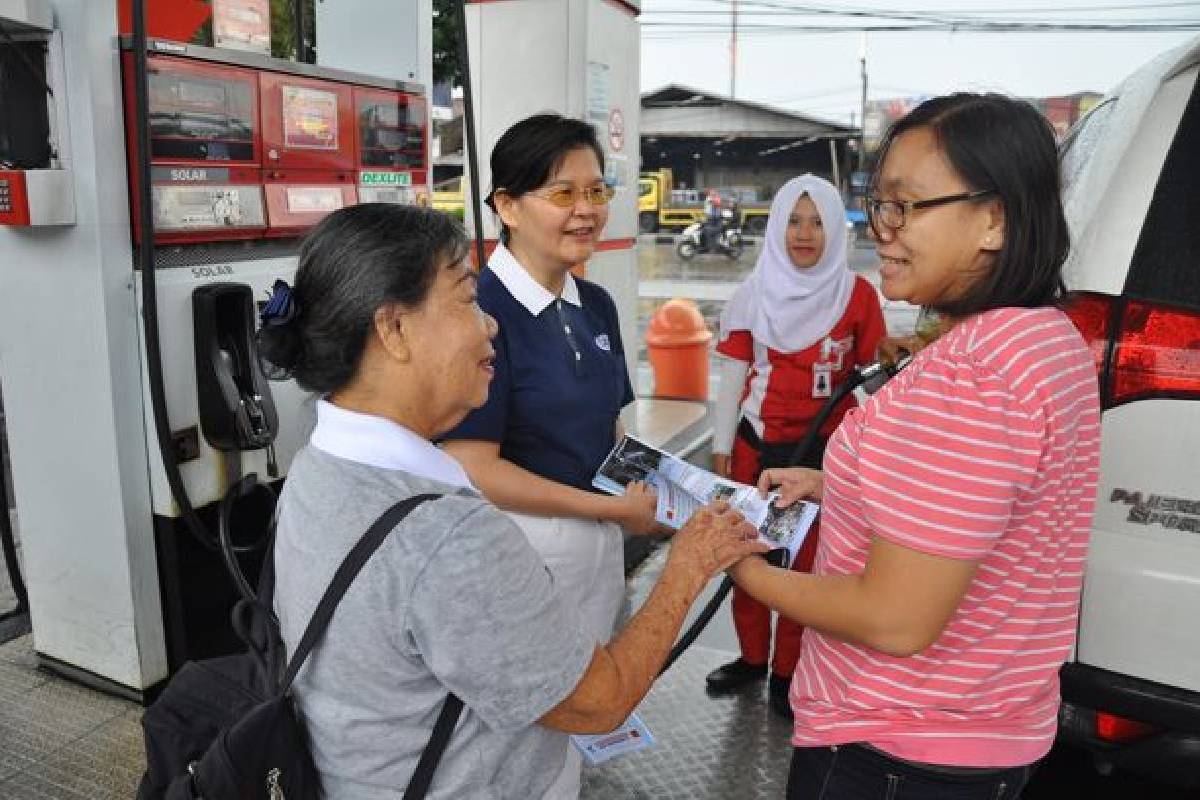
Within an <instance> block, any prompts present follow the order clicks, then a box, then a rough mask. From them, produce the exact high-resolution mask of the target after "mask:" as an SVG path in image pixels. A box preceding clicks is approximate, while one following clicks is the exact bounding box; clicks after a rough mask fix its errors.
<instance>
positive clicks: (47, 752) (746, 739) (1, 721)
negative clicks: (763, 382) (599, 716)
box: [0, 401, 789, 800]
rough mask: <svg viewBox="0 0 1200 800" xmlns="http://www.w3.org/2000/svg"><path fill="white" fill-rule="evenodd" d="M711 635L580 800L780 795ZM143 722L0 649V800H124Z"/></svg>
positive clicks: (657, 421)
mask: <svg viewBox="0 0 1200 800" xmlns="http://www.w3.org/2000/svg"><path fill="white" fill-rule="evenodd" d="M642 405H643V404H639V406H642ZM644 406H645V407H644V408H642V407H639V409H638V411H639V413H638V420H637V428H638V429H639V431H640V433H641V435H642V436H644V437H646V438H647V439H648V440H650V441H653V442H655V443H660V442H661V443H663V444H664V446H665V444H666V442H665V440H666V439H668V438H672V437H673V436H674V437H675V438H678V439H680V441H679V442H676V444H678V445H680V446H685V445H686V444H687V442H685V441H683V440H684V439H689V440H690V439H691V438H695V436H696V430H695V429H696V428H697V426H702V425H703V423H702V419H703V417H704V406H703V405H702V404H695V403H679V402H675V401H651V402H649V403H645V404H644ZM676 434H678V436H675V435H676ZM647 544H650V542H649V541H647ZM665 555H666V549H665V548H663V549H659V550H658V551H657V552H654V553H653V554H651V555H650V556H649V558H647V559H646V560H645V562H644V563H642V564H641V566H640V567H639V568H638V569H636V570H635V571H634V573H633V575H632V576H631V577H630V580H629V590H628V591H629V604H630V607H637V606H638V605H640V603H641V602H642V601H643V600H644V599H645V597H646V595H647V594H648V593H649V590H650V588H651V587H652V585H653V583H654V581H655V580H656V579H657V576H658V574H659V572H660V571H661V569H662V565H663V562H664V559H665ZM640 557H641V556H639V559H640ZM7 583H8V582H7V576H6V575H4V574H3V570H2V569H0V613H2V612H4V611H7V610H8V609H9V608H10V607H11V606H12V604H13V600H14V598H13V596H12V593H11V589H10V588H9V587H8V585H7ZM714 585H715V584H714ZM711 588H712V587H710V591H711ZM726 616H727V615H726ZM711 627H712V628H713V629H714V631H715V635H714V634H713V633H709V634H706V638H702V639H701V640H700V643H699V645H697V646H695V647H693V648H692V649H691V650H690V651H689V652H688V653H686V654H685V655H684V656H683V657H682V658H681V659H680V660H679V662H678V663H677V664H676V665H675V666H674V667H673V668H672V669H671V671H670V672H668V673H667V675H666V676H664V677H663V678H662V679H660V681H659V683H658V684H657V686H656V687H655V689H654V690H653V691H652V692H651V694H650V696H649V697H648V698H647V699H646V701H645V703H643V705H642V707H641V709H640V713H641V716H642V718H643V719H644V720H645V722H646V723H647V724H648V725H649V726H650V728H651V730H652V731H653V732H654V735H655V737H656V739H657V745H656V746H655V747H654V748H653V749H651V750H647V751H644V752H641V753H636V754H633V755H629V756H626V757H624V758H621V759H616V760H614V761H612V762H609V763H607V764H605V765H602V766H599V767H594V768H588V769H587V770H586V772H585V775H584V782H583V794H582V796H583V798H585V800H626V799H629V798H656V799H658V798H662V799H663V800H671V799H672V798H688V800H704V798H714V799H715V798H739V800H756V799H757V798H766V797H772V798H774V797H779V796H780V795H781V794H782V788H783V783H784V781H785V780H786V772H787V758H788V756H789V748H788V733H789V726H788V724H787V723H785V722H783V721H782V720H780V719H778V718H776V717H774V716H772V715H771V714H770V713H769V712H768V710H767V706H766V703H765V702H764V698H763V693H762V690H761V689H757V690H754V691H751V692H750V693H748V694H746V695H743V696H735V697H729V698H721V699H720V700H713V699H710V698H708V697H707V696H706V695H705V694H704V675H705V674H706V673H707V672H708V671H709V670H711V669H712V668H713V667H715V666H717V665H718V664H720V663H723V662H724V661H726V660H728V659H729V658H730V655H731V654H730V653H729V652H728V651H727V649H722V648H726V646H727V645H729V644H730V642H731V636H730V634H729V632H727V631H726V632H721V631H720V630H719V629H720V628H721V624H720V623H715V624H714V625H713V626H711ZM726 627H727V626H726ZM705 645H708V646H705ZM141 715H142V708H141V707H140V706H138V705H136V704H134V703H130V702H127V701H125V700H120V699H116V698H113V697H110V696H108V695H105V694H101V693H99V692H94V691H92V690H89V689H85V688H83V687H81V686H79V685H77V684H74V683H71V682H68V681H66V680H65V679H62V678H59V677H56V676H54V675H52V674H50V673H48V672H46V671H44V670H41V669H39V668H38V667H37V662H36V659H35V656H34V654H33V641H32V637H31V636H29V635H25V636H20V637H19V638H16V639H13V640H12V641H9V642H6V643H3V644H0V800H25V799H26V798H29V799H30V800H32V799H33V798H39V799H45V800H50V799H53V800H108V799H109V798H112V800H127V799H128V798H132V797H133V796H134V794H135V792H136V789H137V785H138V781H139V780H140V778H141V773H142V770H143V769H144V765H145V761H144V751H143V743H142V731H141V724H140V721H141Z"/></svg>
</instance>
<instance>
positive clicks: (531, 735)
mask: <svg viewBox="0 0 1200 800" xmlns="http://www.w3.org/2000/svg"><path fill="white" fill-rule="evenodd" d="M425 492H435V493H443V494H446V495H448V496H446V497H443V498H439V499H437V500H431V501H427V502H425V503H424V504H422V505H421V506H419V507H418V508H417V509H416V510H414V511H413V512H412V513H411V514H410V515H409V516H408V517H407V518H406V519H405V520H404V522H402V523H401V524H400V525H398V526H396V528H395V530H394V531H393V532H392V535H391V536H389V537H388V539H387V540H386V541H385V542H384V544H383V546H381V547H380V548H379V550H378V551H377V552H376V554H375V555H374V557H373V558H372V559H371V560H370V561H369V562H367V565H366V566H365V567H364V568H363V570H362V572H361V573H360V574H359V576H358V578H357V579H356V580H355V582H354V583H353V585H351V587H350V589H349V590H348V591H347V592H346V596H345V597H344V598H343V599H342V602H341V605H340V606H339V607H338V609H337V613H336V614H335V615H334V617H333V620H332V622H331V624H330V626H329V630H328V631H327V633H326V634H325V638H324V640H323V641H321V642H320V643H319V644H318V645H317V647H316V648H315V650H314V651H313V653H312V655H310V656H309V659H308V662H307V663H306V664H305V666H304V668H303V669H302V670H301V671H300V674H299V676H298V678H297V680H296V683H295V694H296V697H297V700H298V705H299V710H300V713H301V716H302V718H303V719H304V722H305V724H306V726H307V730H308V734H309V737H310V740H311V746H312V752H313V757H314V759H315V761H316V765H317V768H318V770H320V772H321V775H322V784H323V788H324V791H325V796H326V797H327V798H330V800H339V799H340V798H354V799H355V800H370V799H371V798H399V797H401V795H402V794H403V792H404V789H405V787H406V786H407V785H408V782H409V779H410V778H411V776H412V773H413V770H414V769H415V768H416V764H417V759H418V757H419V756H420V753H421V751H422V750H423V749H424V747H425V744H426V743H427V742H428V740H429V735H430V732H431V731H432V730H433V724H434V721H435V720H436V719H437V715H438V712H439V711H440V710H441V707H442V703H443V701H444V700H445V698H446V695H447V692H448V691H452V692H454V693H455V694H457V695H458V696H459V697H460V698H462V700H463V702H464V704H465V705H466V708H465V709H464V711H463V714H462V717H461V718H460V720H459V723H458V727H457V728H456V729H455V731H454V735H453V737H452V738H451V739H450V746H449V748H448V749H447V751H446V754H445V756H444V757H443V758H442V761H441V764H440V765H439V766H438V769H437V772H436V774H435V777H434V781H433V786H432V789H431V791H430V794H429V796H430V798H450V797H456V798H458V797H470V798H521V800H525V799H526V798H537V797H541V796H542V795H543V794H544V793H545V791H546V789H547V788H548V787H549V785H550V783H551V782H552V781H553V780H554V778H555V777H556V776H557V774H558V773H559V771H560V770H561V769H562V766H563V763H564V759H565V757H566V750H567V747H568V746H569V743H568V739H567V737H566V735H565V734H561V733H557V732H555V731H551V730H548V729H546V728H543V727H541V726H539V725H536V724H535V721H536V720H537V719H539V718H540V717H542V716H543V715H544V714H545V713H546V712H548V711H549V710H550V709H552V708H554V707H555V706H556V705H558V704H559V703H560V702H561V701H562V700H563V699H564V698H566V697H567V696H568V695H569V694H570V693H571V691H572V690H573V689H574V688H575V686H576V684H578V682H579V681H580V679H581V678H582V677H583V673H584V671H585V670H586V668H587V666H588V664H589V663H590V661H591V658H592V654H593V652H594V649H595V642H594V641H593V640H592V639H591V638H590V637H589V636H587V635H585V633H584V625H583V622H582V620H581V619H580V618H579V614H578V611H577V609H575V608H574V607H572V606H571V605H570V604H567V603H563V602H560V601H559V599H558V594H557V592H556V591H555V588H554V585H553V580H552V578H551V576H550V573H549V572H548V571H547V570H546V567H545V565H544V564H543V562H542V560H541V558H539V556H538V555H537V553H535V552H534V551H533V549H532V548H531V547H530V546H529V544H528V542H527V541H526V539H525V536H524V535H523V534H522V533H521V531H520V529H519V528H517V527H516V526H515V525H514V524H513V523H512V522H511V521H510V520H509V519H508V518H507V517H506V516H504V514H502V513H501V512H500V511H498V510H497V509H496V508H495V507H493V506H491V505H490V504H488V503H487V502H486V501H485V500H483V499H482V498H481V497H479V496H478V495H477V494H474V493H472V492H470V491H469V490H465V489H456V488H454V487H451V486H448V485H446V484H442V483H437V482H434V481H431V480H428V479H425V478H421V477H417V476H414V475H412V474H410V473H407V472H402V471H399V470H387V469H380V468H377V467H372V466H367V465H365V464H360V463H357V462H354V461H348V460H345V459H342V458H338V457H336V456H332V455H329V454H328V453H325V452H323V451H321V450H317V449H316V448H314V447H311V446H309V447H306V448H305V449H304V450H302V451H301V452H300V453H299V454H298V455H297V456H296V459H295V460H294V461H293V463H292V468H291V470H290V472H289V475H288V481H287V484H286V485H285V486H284V489H283V494H282V496H281V498H280V507H281V513H280V517H279V531H278V536H277V541H276V544H275V567H276V572H277V585H276V589H275V608H276V610H277V612H278V614H279V619H280V622H281V623H282V627H283V639H284V642H285V643H286V644H287V647H288V653H289V654H290V653H291V652H292V650H293V649H294V647H295V645H296V644H297V643H298V642H299V640H300V637H301V635H302V633H303V630H304V627H305V626H306V625H307V624H308V620H309V618H310V617H311V616H312V613H313V610H314V609H315V608H316V605H317V601H318V600H319V599H320V596H321V594H322V593H323V592H324V591H325V588H326V587H327V586H328V585H329V581H330V579H331V578H332V577H333V573H334V570H336V569H337V567H338V565H339V564H340V563H341V561H342V559H343V558H344V557H345V555H346V553H347V552H349V550H350V548H351V547H352V546H353V545H354V543H355V542H357V541H358V539H359V538H360V537H361V536H362V535H363V533H364V532H366V530H367V528H369V527H370V526H371V524H372V523H373V522H374V521H375V520H376V519H378V517H379V516H380V515H381V514H382V513H383V512H384V511H385V510H387V508H389V507H390V506H391V505H393V504H394V503H396V502H397V501H399V500H403V499H404V498H405V497H408V496H411V495H414V494H421V493H425Z"/></svg>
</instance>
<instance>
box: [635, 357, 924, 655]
mask: <svg viewBox="0 0 1200 800" xmlns="http://www.w3.org/2000/svg"><path fill="white" fill-rule="evenodd" d="M908 361H909V359H908V358H907V357H906V358H904V359H900V360H899V361H897V362H896V363H895V364H894V365H887V364H883V363H882V362H876V363H874V364H870V365H868V366H866V367H863V368H861V369H858V368H855V369H853V370H851V372H850V377H848V378H846V380H845V381H843V382H842V383H841V385H839V386H838V387H837V389H835V390H834V391H833V393H832V394H831V395H830V396H829V399H828V400H826V401H825V403H824V404H823V405H822V406H821V410H820V411H818V412H817V416H816V417H814V418H813V421H812V424H810V425H809V426H808V431H807V432H806V433H805V434H804V438H803V439H801V440H800V442H799V443H798V444H797V445H796V449H795V450H793V451H792V457H791V458H790V459H789V460H788V465H789V466H794V465H796V464H800V463H802V462H803V461H804V458H805V456H807V455H808V453H809V451H810V450H811V449H812V446H813V445H814V444H815V443H816V441H817V437H818V436H819V435H820V431H821V426H822V425H824V424H825V421H826V420H828V419H829V415H830V414H832V413H833V411H834V409H836V408H837V406H838V403H840V402H842V400H843V399H845V397H846V396H847V395H848V394H850V393H851V392H853V391H854V390H855V389H857V388H858V387H859V386H862V385H863V384H864V383H867V382H869V381H875V380H879V379H881V378H882V380H883V381H884V382H886V380H887V379H888V378H891V377H892V376H893V375H895V374H896V373H897V372H899V371H900V370H902V369H904V367H905V366H907V365H908ZM786 557H787V551H786V550H772V551H771V552H770V553H768V554H767V562H768V563H770V564H771V565H772V566H776V567H781V566H783V564H784V559H785V558H786ZM732 589H733V578H730V577H729V576H728V575H726V576H725V578H724V579H722V581H721V585H720V586H719V587H717V591H716V593H715V594H714V595H713V596H712V599H711V600H709V601H708V603H707V604H706V605H705V606H704V608H703V609H701V611H700V614H699V616H697V617H696V619H695V621H694V622H692V624H691V626H690V627H689V628H688V629H687V630H686V631H684V634H683V636H681V637H680V638H679V641H677V642H676V643H675V646H674V647H672V648H671V652H670V653H668V654H667V660H666V662H665V663H664V664H663V667H662V669H661V670H659V671H658V674H659V675H662V674H663V673H664V672H666V671H667V670H668V669H670V668H671V665H672V664H674V663H675V662H676V661H677V660H678V659H679V657H680V656H681V655H683V653H684V651H685V650H687V649H688V648H689V647H691V645H692V643H693V642H695V641H696V639H698V638H699V637H700V634H701V633H703V632H704V629H705V628H706V627H708V623H710V622H712V618H713V617H715V616H716V615H717V611H718V610H719V609H720V608H721V604H722V603H724V602H725V598H726V597H727V596H728V595H729V592H730V590H732Z"/></svg>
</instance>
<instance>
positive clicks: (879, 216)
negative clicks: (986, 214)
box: [867, 189, 996, 235]
mask: <svg viewBox="0 0 1200 800" xmlns="http://www.w3.org/2000/svg"><path fill="white" fill-rule="evenodd" d="M995 193H996V190H995V189H979V190H977V191H974V192H959V193H958V194H947V195H943V196H941V197H930V198H929V199H928V200H880V199H879V198H878V197H868V198H867V217H868V219H870V221H871V229H872V230H873V231H875V234H876V235H878V234H879V228H880V226H882V227H884V228H887V229H888V230H890V231H898V230H900V229H901V228H903V227H904V225H905V223H907V222H908V215H909V214H911V213H912V212H914V211H919V210H921V209H922V208H935V207H937V206H944V205H946V204H947V203H960V202H962V201H964V200H976V199H978V198H980V197H986V196H987V195H989V194H995Z"/></svg>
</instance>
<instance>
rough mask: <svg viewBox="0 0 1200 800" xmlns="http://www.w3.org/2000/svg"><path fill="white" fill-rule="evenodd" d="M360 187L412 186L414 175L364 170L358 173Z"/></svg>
mask: <svg viewBox="0 0 1200 800" xmlns="http://www.w3.org/2000/svg"><path fill="white" fill-rule="evenodd" d="M358 183H359V185H360V186H412V175H410V174H409V173H407V172H376V171H372V170H363V171H362V172H359V173H358Z"/></svg>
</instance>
